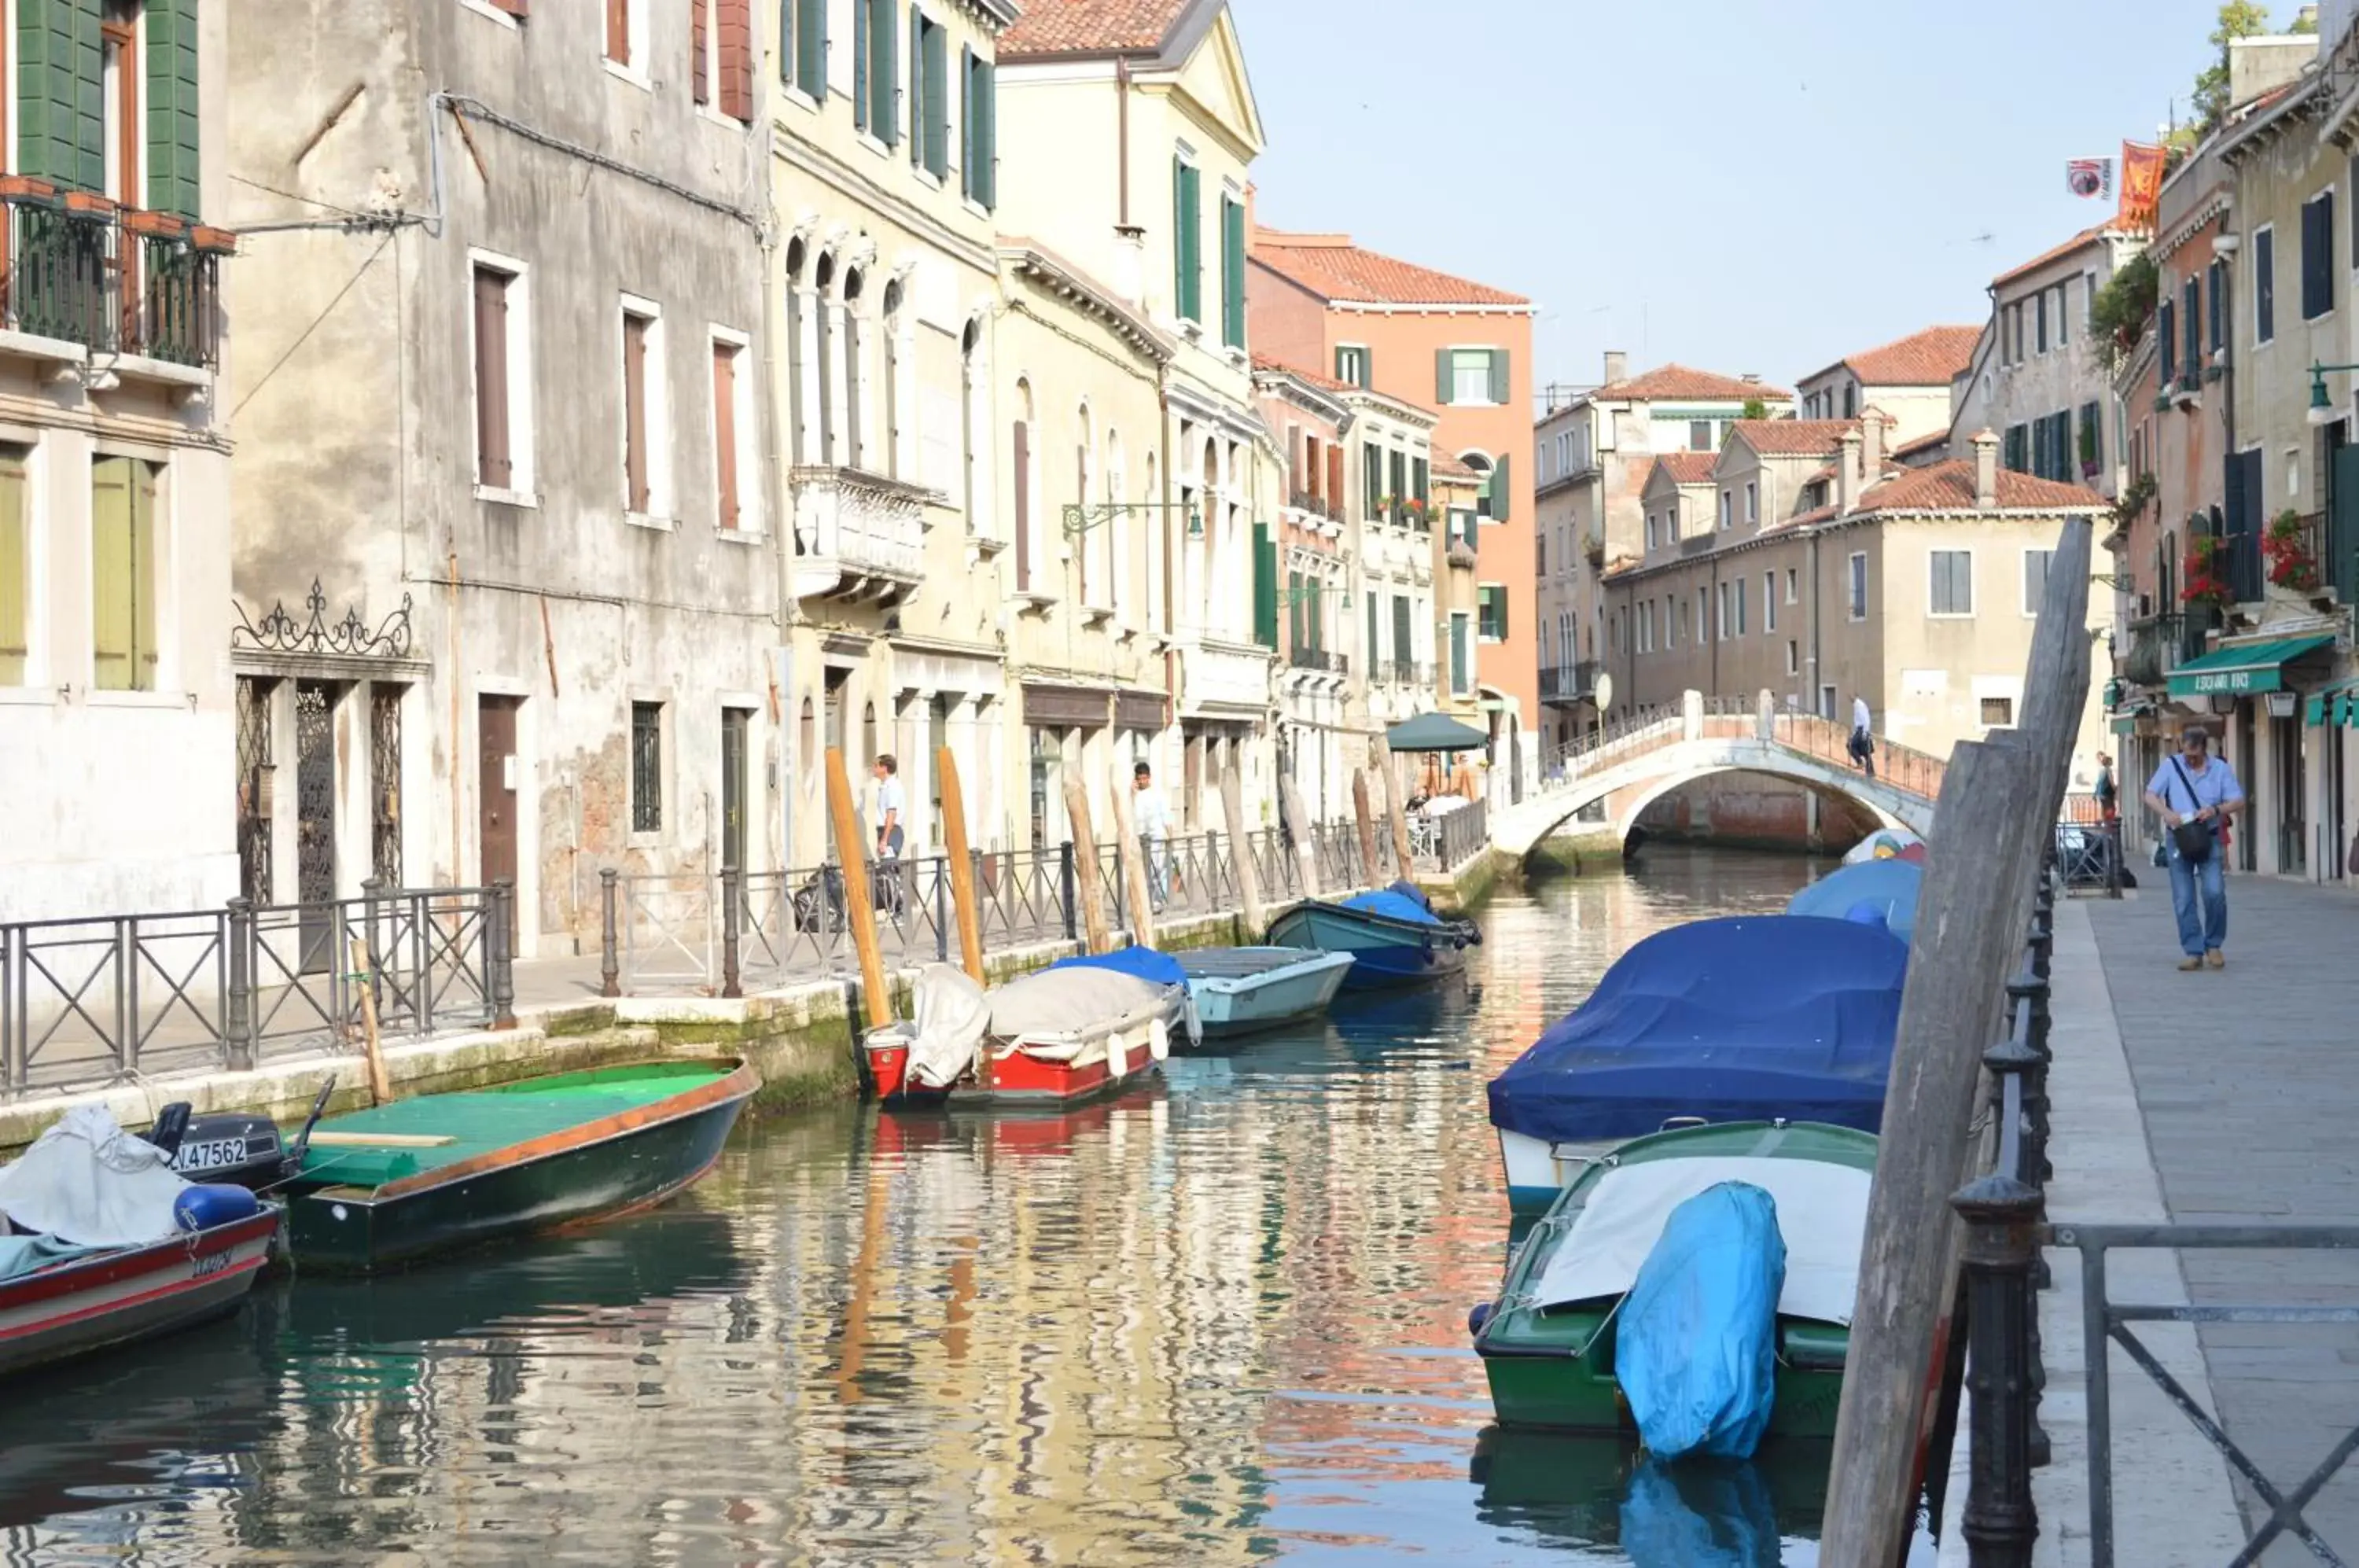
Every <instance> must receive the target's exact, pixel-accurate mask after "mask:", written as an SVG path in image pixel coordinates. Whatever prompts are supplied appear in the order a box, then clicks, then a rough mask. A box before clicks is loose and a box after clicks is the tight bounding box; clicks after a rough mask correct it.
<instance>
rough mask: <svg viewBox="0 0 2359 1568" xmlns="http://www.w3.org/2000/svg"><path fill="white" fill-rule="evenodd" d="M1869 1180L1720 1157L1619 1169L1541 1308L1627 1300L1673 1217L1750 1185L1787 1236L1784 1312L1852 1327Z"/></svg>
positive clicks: (1859, 1174)
mask: <svg viewBox="0 0 2359 1568" xmlns="http://www.w3.org/2000/svg"><path fill="white" fill-rule="evenodd" d="M1723 1181H1748V1182H1751V1183H1752V1184H1753V1185H1754V1186H1756V1187H1759V1188H1761V1189H1762V1190H1763V1191H1764V1192H1767V1193H1768V1194H1769V1196H1770V1197H1771V1198H1773V1199H1775V1200H1776V1201H1777V1232H1778V1234H1779V1235H1780V1236H1784V1237H1785V1238H1786V1288H1785V1290H1783V1291H1782V1292H1780V1293H1779V1295H1778V1297H1777V1310H1778V1311H1779V1312H1782V1313H1784V1314H1786V1315H1787V1316H1788V1317H1797V1318H1809V1319H1810V1320H1812V1321H1813V1322H1817V1323H1841V1324H1843V1325H1844V1326H1846V1327H1847V1326H1849V1325H1850V1323H1851V1312H1852V1305H1853V1302H1854V1299H1855V1298H1856V1296H1857V1295H1858V1292H1859V1254H1860V1248H1861V1247H1862V1246H1863V1245H1864V1243H1865V1241H1866V1237H1867V1189H1868V1181H1869V1177H1868V1173H1867V1172H1866V1171H1861V1170H1857V1169H1855V1168H1854V1167H1852V1166H1849V1165H1836V1164H1832V1163H1830V1162H1828V1161H1825V1160H1764V1159H1761V1158H1758V1157H1745V1156H1720V1155H1712V1156H1699V1157H1697V1158H1695V1159H1690V1160H1640V1161H1638V1162H1637V1163H1636V1164H1632V1165H1617V1166H1615V1167H1614V1169H1613V1170H1611V1171H1607V1172H1605V1174H1604V1175H1603V1176H1601V1177H1599V1178H1598V1179H1597V1183H1596V1185H1595V1186H1594V1187H1593V1188H1592V1189H1591V1190H1590V1193H1589V1202H1588V1203H1587V1205H1586V1206H1585V1207H1583V1208H1582V1211H1581V1214H1580V1215H1579V1217H1578V1218H1576V1219H1575V1220H1574V1221H1573V1223H1572V1234H1571V1236H1566V1237H1565V1238H1564V1239H1563V1240H1562V1241H1560V1242H1559V1243H1558V1244H1557V1248H1556V1252H1555V1255H1554V1256H1553V1257H1551V1258H1549V1261H1548V1267H1547V1268H1546V1269H1542V1270H1541V1271H1540V1277H1539V1279H1538V1280H1537V1281H1535V1283H1534V1286H1533V1290H1532V1298H1533V1301H1534V1302H1535V1304H1537V1305H1539V1306H1543V1307H1552V1306H1558V1305H1560V1304H1562V1303H1564V1302H1568V1301H1592V1300H1594V1299H1596V1298H1598V1297H1603V1296H1619V1295H1621V1294H1623V1293H1624V1292H1625V1291H1626V1290H1629V1289H1630V1287H1631V1285H1632V1284H1633V1283H1634V1282H1636V1279H1637V1278H1638V1266H1639V1265H1640V1264H1642V1263H1644V1262H1646V1261H1647V1254H1648V1253H1650V1252H1652V1251H1654V1249H1655V1242H1656V1240H1657V1239H1658V1237H1660V1236H1662V1234H1663V1222H1664V1221H1665V1220H1667V1219H1669V1217H1670V1214H1671V1211H1672V1210H1673V1209H1676V1208H1678V1207H1679V1206H1680V1204H1681V1203H1685V1202H1687V1201H1688V1200H1689V1199H1690V1198H1692V1197H1694V1196H1695V1195H1696V1194H1697V1193H1698V1192H1702V1191H1704V1190H1705V1189H1706V1188H1709V1187H1714V1186H1717V1185H1719V1184H1720V1183H1721V1182H1723Z"/></svg>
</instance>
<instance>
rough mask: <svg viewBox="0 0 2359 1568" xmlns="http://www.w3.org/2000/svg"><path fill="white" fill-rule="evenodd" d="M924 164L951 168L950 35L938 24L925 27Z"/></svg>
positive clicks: (937, 170)
mask: <svg viewBox="0 0 2359 1568" xmlns="http://www.w3.org/2000/svg"><path fill="white" fill-rule="evenodd" d="M926 167H927V168H928V169H931V170H932V171H933V172H934V174H935V175H936V176H937V177H940V176H946V175H948V174H949V173H950V171H951V36H950V33H949V32H948V31H947V30H946V29H944V28H942V27H929V28H927V29H926Z"/></svg>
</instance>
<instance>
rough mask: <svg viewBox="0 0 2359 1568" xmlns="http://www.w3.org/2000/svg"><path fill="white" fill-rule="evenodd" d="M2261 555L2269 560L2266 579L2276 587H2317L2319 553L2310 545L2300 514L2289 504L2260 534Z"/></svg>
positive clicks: (2303, 590)
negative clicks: (2265, 530) (2264, 532)
mask: <svg viewBox="0 0 2359 1568" xmlns="http://www.w3.org/2000/svg"><path fill="white" fill-rule="evenodd" d="M2261 554H2262V556H2263V557H2264V558H2265V559H2266V560H2267V561H2268V563H2269V581H2270V582H2272V583H2276V584H2277V586H2278V587H2280V588H2291V589H2294V590H2296V591H2297V592H2299V593H2313V592H2315V591H2316V590H2317V588H2318V556H2317V555H2316V553H2315V552H2313V551H2312V550H2310V539H2309V529H2307V528H2304V527H2303V526H2302V520H2301V514H2300V513H2299V512H2296V511H2294V510H2293V509H2292V508H2291V507H2288V508H2287V509H2286V510H2284V511H2282V512H2279V513H2278V514H2277V520H2276V521H2274V522H2272V523H2271V524H2269V531H2268V532H2267V533H2266V534H2263V535H2262V536H2261Z"/></svg>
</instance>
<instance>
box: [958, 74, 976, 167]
mask: <svg viewBox="0 0 2359 1568" xmlns="http://www.w3.org/2000/svg"><path fill="white" fill-rule="evenodd" d="M959 194H960V195H962V196H964V197H966V198H968V199H969V200H970V201H972V200H973V197H974V50H973V49H969V48H967V47H966V46H965V45H964V44H961V45H960V46H959Z"/></svg>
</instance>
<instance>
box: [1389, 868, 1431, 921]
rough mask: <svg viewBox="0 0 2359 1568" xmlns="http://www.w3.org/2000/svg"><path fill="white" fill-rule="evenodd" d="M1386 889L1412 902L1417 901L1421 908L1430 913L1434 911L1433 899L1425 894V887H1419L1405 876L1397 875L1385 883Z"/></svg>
mask: <svg viewBox="0 0 2359 1568" xmlns="http://www.w3.org/2000/svg"><path fill="white" fill-rule="evenodd" d="M1385 891H1386V892H1387V893H1398V894H1399V895H1400V896H1401V897H1402V898H1407V899H1409V900H1410V901H1411V902H1413V903H1415V904H1416V905H1417V907H1418V908H1419V909H1423V910H1425V911H1426V913H1428V914H1431V913H1432V912H1433V900H1432V899H1430V898H1427V897H1426V896H1425V889H1424V888H1422V887H1419V886H1418V885H1417V884H1416V883H1414V882H1411V881H1410V880H1408V878H1407V877H1395V878H1394V879H1393V880H1392V881H1390V882H1388V883H1386V885H1385Z"/></svg>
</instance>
